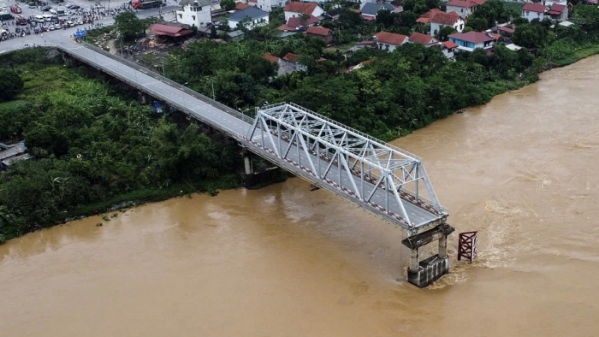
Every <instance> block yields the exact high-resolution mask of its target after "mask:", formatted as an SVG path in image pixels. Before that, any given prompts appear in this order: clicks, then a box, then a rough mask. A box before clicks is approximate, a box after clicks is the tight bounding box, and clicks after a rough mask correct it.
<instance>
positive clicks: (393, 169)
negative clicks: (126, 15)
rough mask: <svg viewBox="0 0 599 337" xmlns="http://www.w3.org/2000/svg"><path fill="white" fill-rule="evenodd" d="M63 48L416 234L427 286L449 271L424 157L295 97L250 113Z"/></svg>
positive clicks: (415, 269)
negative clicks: (429, 249) (430, 247)
mask: <svg viewBox="0 0 599 337" xmlns="http://www.w3.org/2000/svg"><path fill="white" fill-rule="evenodd" d="M57 48H58V49H59V50H61V51H62V52H64V53H66V54H68V55H70V56H71V57H73V58H75V59H78V60H80V61H82V62H84V63H87V64H89V65H90V66H92V67H94V68H97V69H99V70H101V71H103V72H106V73H107V74H110V75H111V76H113V77H115V78H117V79H119V80H121V81H123V82H125V83H128V84H129V85H131V86H132V87H134V88H137V89H139V90H140V91H143V92H144V93H146V94H149V95H151V96H153V97H155V98H156V99H158V100H161V101H163V102H165V103H167V104H169V105H170V106H172V107H174V108H176V109H178V110H180V111H182V112H184V113H186V114H188V115H189V116H191V117H194V118H196V119H198V120H199V121H201V122H203V123H205V124H208V125H210V126H212V127H214V128H216V129H218V130H220V131H221V132H224V133H225V134H227V135H228V136H230V137H232V138H234V139H236V140H237V141H238V142H239V143H240V144H241V145H242V146H244V147H246V148H247V149H248V150H249V151H251V152H253V153H255V154H257V155H259V156H260V157H262V158H264V159H266V160H268V161H270V162H272V163H274V164H275V165H277V166H279V167H281V168H283V169H285V170H287V171H290V172H292V173H294V174H296V175H297V176H300V177H302V178H303V179H306V180H308V181H309V182H311V183H312V184H314V185H316V186H318V187H320V188H323V189H326V190H328V191H330V192H332V193H335V194H336V195H338V196H341V197H343V198H345V199H346V200H349V201H351V202H353V203H355V204H357V205H358V206H360V207H362V208H364V209H367V210H369V211H371V212H373V213H374V214H376V215H378V216H380V217H382V218H383V219H385V220H387V221H389V222H391V223H393V224H396V225H398V226H400V227H401V228H403V229H404V230H405V231H406V232H407V233H408V236H409V237H408V238H407V239H406V240H404V242H403V243H404V245H406V246H408V247H409V248H410V249H411V251H412V254H411V257H410V268H409V272H408V280H409V281H410V282H411V283H413V284H415V285H417V286H421V287H422V286H426V285H428V284H430V283H431V282H433V281H434V280H436V279H437V278H439V277H440V276H442V275H443V274H445V273H446V272H447V271H448V270H449V259H448V257H447V253H446V244H447V241H446V238H447V235H449V234H450V233H451V232H452V231H453V228H452V227H451V226H449V225H447V224H445V221H446V218H447V216H448V212H447V210H446V209H445V208H443V207H442V206H441V205H440V204H439V201H438V199H437V196H436V195H435V192H434V190H433V187H432V184H431V182H430V181H429V178H428V175H427V174H426V171H425V169H424V167H423V165H422V162H421V160H420V158H418V157H416V156H414V155H412V154H410V153H408V152H406V151H404V150H401V149H399V148H397V147H394V146H392V145H389V144H386V143H384V142H382V141H380V140H377V139H375V138H373V137H370V136H368V135H366V134H363V133H361V132H359V131H357V130H354V129H351V128H349V127H347V126H344V125H342V124H340V123H337V122H335V121H333V120H330V119H328V118H326V117H324V116H321V115H319V114H317V113H315V112H312V111H310V110H307V109H305V108H302V107H300V106H297V105H295V104H291V103H281V104H276V105H270V106H266V107H264V108H262V109H259V110H258V112H257V115H256V117H255V118H252V117H249V116H246V115H244V114H242V113H240V112H238V111H236V110H233V109H231V108H229V107H227V106H225V105H223V104H220V103H218V102H216V101H214V100H212V99H210V98H208V97H206V96H203V95H201V94H199V93H197V92H194V91H192V90H190V89H188V88H186V87H184V86H182V85H180V84H178V83H176V82H173V81H171V80H169V79H167V78H165V77H162V76H160V75H158V74H156V73H154V72H152V71H150V70H148V69H146V68H144V67H141V66H139V65H138V64H136V63H135V62H131V61H128V60H125V59H122V58H120V57H117V56H115V55H112V54H109V53H107V52H105V51H103V50H101V49H99V48H96V47H93V46H89V45H82V44H77V43H74V42H63V43H61V44H59V45H58V46H57ZM434 240H438V241H439V254H438V255H435V256H433V257H431V258H428V259H426V260H425V261H419V260H418V249H419V247H421V246H423V245H425V244H428V243H430V242H432V241H434Z"/></svg>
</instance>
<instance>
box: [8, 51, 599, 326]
mask: <svg viewBox="0 0 599 337" xmlns="http://www.w3.org/2000/svg"><path fill="white" fill-rule="evenodd" d="M597 83H599V57H593V58H589V59H586V60H583V61H581V62H578V63H576V64H574V65H572V66H569V67H566V68H562V69H557V70H552V71H549V72H547V73H545V74H543V76H542V80H541V81H540V82H538V83H537V84H535V85H531V86H528V87H526V88H523V89H521V90H518V91H514V92H510V93H507V94H504V95H501V96H498V97H496V98H495V99H494V100H493V101H492V102H491V103H489V104H488V105H486V106H483V107H479V108H472V109H468V110H467V111H466V112H465V113H463V114H458V115H454V116H451V117H449V118H446V119H444V120H441V121H438V122H436V123H434V124H433V125H431V126H429V127H427V128H425V129H422V130H419V131H417V132H415V133H413V134H412V135H409V136H407V137H405V138H402V139H398V140H396V141H395V142H394V144H395V145H398V146H400V147H402V148H405V149H407V150H409V151H411V152H413V153H416V154H418V155H420V156H421V157H422V158H423V160H424V163H425V166H426V168H427V171H428V173H429V175H430V178H431V179H432V181H433V184H434V185H435V189H436V192H437V194H438V196H439V198H440V200H441V202H442V203H443V204H444V206H446V207H448V208H449V210H450V214H451V215H450V218H449V220H450V221H449V222H450V223H451V224H452V225H453V226H455V227H456V228H457V230H458V231H469V230H479V231H480V247H479V249H480V256H479V258H478V260H477V261H476V262H475V263H474V264H472V265H469V264H467V263H462V262H457V261H455V253H456V236H455V234H454V235H453V236H452V238H451V240H450V241H449V246H450V247H451V249H450V250H449V252H450V254H451V255H452V256H453V261H452V263H453V269H452V273H451V274H449V275H446V276H445V277H444V278H443V279H441V280H440V281H439V282H437V283H436V284H435V285H433V286H432V287H430V288H428V289H425V290H421V289H417V288H415V287H413V286H412V285H409V284H407V283H406V281H405V274H404V273H405V268H406V261H407V257H408V252H407V250H404V249H402V246H401V240H402V239H403V238H404V235H403V233H402V231H401V230H399V229H397V228H394V227H393V226H392V225H390V224H388V223H386V222H384V221H382V220H380V219H378V218H377V217H375V216H373V215H371V214H369V213H367V212H365V211H362V210H360V209H358V208H357V207H356V206H353V205H352V204H349V203H347V202H345V201H343V200H341V199H340V198H337V197H335V196H333V195H330V194H328V193H327V192H324V191H315V192H310V191H309V185H308V184H307V183H305V182H304V181H302V180H300V179H291V180H289V181H287V182H286V183H282V184H277V185H274V186H270V187H267V188H264V189H261V190H257V191H247V190H244V189H239V190H231V191H224V192H221V193H220V194H219V195H218V196H217V197H210V196H207V195H194V196H193V197H192V198H188V197H184V198H177V199H172V200H168V201H165V202H161V203H154V204H149V205H145V206H141V207H137V208H135V209H131V210H128V211H126V212H113V213H112V214H116V215H117V216H116V217H114V218H111V221H108V222H107V221H104V226H102V227H96V224H97V223H98V222H100V221H102V219H101V218H100V217H92V218H88V219H84V220H81V221H74V222H71V223H68V224H66V225H63V226H58V227H54V228H51V229H47V230H42V231H39V232H36V233H31V234H28V235H26V236H25V237H22V238H20V239H16V240H12V241H10V242H8V243H7V244H5V245H3V246H0V336H3V337H12V336H14V337H24V336H102V337H105V336H144V337H152V336H276V337H279V336H344V337H345V336H597V334H598V332H597V331H599V320H598V319H597V318H598V317H599V290H598V287H597V284H598V280H599V226H598V225H597V218H598V217H599V210H598V207H597V206H598V192H597V191H598V190H599V174H598V172H599V169H598V167H599V94H597V87H598V86H597ZM429 253H430V252H429Z"/></svg>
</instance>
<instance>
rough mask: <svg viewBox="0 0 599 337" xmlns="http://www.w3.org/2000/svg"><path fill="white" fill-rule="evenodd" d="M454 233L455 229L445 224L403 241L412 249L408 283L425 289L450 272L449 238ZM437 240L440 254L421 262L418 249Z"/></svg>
mask: <svg viewBox="0 0 599 337" xmlns="http://www.w3.org/2000/svg"><path fill="white" fill-rule="evenodd" d="M453 231H455V228H453V227H451V226H450V225H448V224H445V223H443V224H440V225H438V226H437V227H435V228H432V229H429V230H427V231H425V232H422V233H420V234H416V235H414V236H410V237H408V238H406V239H404V240H403V241H402V243H403V244H404V245H405V246H406V247H408V248H410V264H409V267H408V282H410V283H411V284H413V285H415V286H417V287H419V288H424V287H427V286H429V285H430V284H432V283H433V282H434V281H436V280H438V279H439V278H441V276H443V275H445V274H447V273H448V272H449V267H450V266H449V256H448V255H447V236H448V235H449V234H451V233H452V232H453ZM435 240H438V244H439V250H438V254H435V255H433V256H431V257H429V258H427V259H424V260H422V261H420V260H419V254H418V249H419V248H420V247H423V246H425V245H427V244H429V243H431V242H433V241H435Z"/></svg>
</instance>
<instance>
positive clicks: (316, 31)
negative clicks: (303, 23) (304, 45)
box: [306, 26, 333, 45]
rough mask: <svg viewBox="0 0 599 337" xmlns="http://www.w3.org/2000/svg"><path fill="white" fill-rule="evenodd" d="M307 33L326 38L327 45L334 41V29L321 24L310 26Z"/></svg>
mask: <svg viewBox="0 0 599 337" xmlns="http://www.w3.org/2000/svg"><path fill="white" fill-rule="evenodd" d="M306 35H308V36H311V37H316V38H319V39H322V40H324V42H326V44H327V45H330V44H331V43H333V31H332V30H330V29H328V28H324V27H319V26H312V27H308V29H307V30H306Z"/></svg>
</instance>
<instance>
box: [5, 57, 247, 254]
mask: <svg viewBox="0 0 599 337" xmlns="http://www.w3.org/2000/svg"><path fill="white" fill-rule="evenodd" d="M68 63H69V62H68V61H67V60H63V59H62V58H61V57H60V56H59V55H58V54H57V53H55V52H53V51H52V49H51V48H50V49H43V48H38V49H28V50H22V51H17V52H14V53H11V54H6V55H2V56H1V57H0V64H2V66H4V67H9V68H10V69H12V70H11V71H12V73H16V74H17V75H18V76H19V77H20V78H21V80H22V81H23V83H24V87H23V89H22V90H21V91H20V92H18V94H17V96H16V97H14V98H13V100H11V101H8V102H4V103H0V139H2V140H4V141H11V142H14V141H16V140H24V141H25V144H26V145H27V147H28V152H29V155H30V156H31V157H32V158H31V159H30V160H26V161H20V162H17V163H14V164H13V165H11V166H10V167H9V168H8V170H7V171H5V172H2V173H1V174H0V205H1V206H0V243H1V242H4V241H6V240H9V239H12V238H14V237H18V236H21V235H23V234H25V233H28V232H30V231H34V230H37V229H40V228H44V227H50V226H53V225H56V224H59V223H63V222H64V221H66V220H67V219H73V218H79V217H82V216H88V215H92V214H97V213H100V212H103V211H106V210H110V209H114V208H115V206H118V205H121V206H132V205H138V204H140V203H144V202H149V201H158V200H165V199H168V198H171V197H174V196H181V195H186V194H191V193H195V192H208V193H209V194H211V195H215V194H216V193H217V191H218V190H220V189H231V188H236V187H239V186H241V185H242V179H241V176H240V174H239V173H238V172H237V169H236V168H237V167H240V166H239V165H240V162H241V159H240V156H239V155H238V154H237V147H236V144H235V143H233V142H230V141H227V140H226V139H223V138H221V137H209V136H208V135H207V134H205V133H203V132H201V131H200V130H199V128H198V126H197V125H195V124H190V123H188V122H186V123H182V122H181V120H180V119H177V120H175V119H173V118H170V117H169V116H163V115H161V114H158V113H156V112H154V111H153V109H152V108H151V107H149V106H147V105H141V104H139V103H138V102H137V101H136V100H135V99H134V94H135V93H134V92H128V91H127V88H124V87H118V88H117V87H113V86H111V84H109V83H108V82H106V81H102V80H99V79H96V78H94V74H93V73H91V72H90V71H89V70H88V69H87V68H85V67H79V66H74V65H71V64H68ZM4 67H3V68H0V72H8V71H9V70H8V69H7V68H4ZM0 76H2V75H1V74H0Z"/></svg>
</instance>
